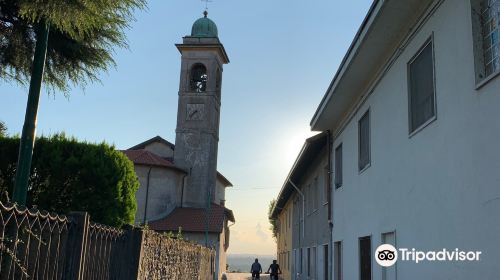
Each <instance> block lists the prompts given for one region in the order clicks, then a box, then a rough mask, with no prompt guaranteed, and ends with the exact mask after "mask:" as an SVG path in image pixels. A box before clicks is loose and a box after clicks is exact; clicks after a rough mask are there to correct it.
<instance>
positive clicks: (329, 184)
mask: <svg viewBox="0 0 500 280" xmlns="http://www.w3.org/2000/svg"><path fill="white" fill-rule="evenodd" d="M326 145H327V153H328V163H327V170H326V172H327V174H328V175H327V180H328V182H327V188H328V190H327V199H328V228H329V229H330V236H329V239H330V242H329V243H330V244H329V250H328V254H329V256H328V273H329V275H328V279H333V254H331V252H333V189H332V187H333V185H332V179H333V178H332V173H333V171H332V145H333V139H332V134H331V132H330V130H328V131H327V132H326Z"/></svg>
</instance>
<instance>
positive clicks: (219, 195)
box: [213, 178, 226, 205]
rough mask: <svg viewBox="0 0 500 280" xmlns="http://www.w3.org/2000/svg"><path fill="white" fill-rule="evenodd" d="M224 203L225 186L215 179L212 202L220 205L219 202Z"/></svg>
mask: <svg viewBox="0 0 500 280" xmlns="http://www.w3.org/2000/svg"><path fill="white" fill-rule="evenodd" d="M225 201H226V186H225V185H224V184H223V183H222V182H221V181H220V180H219V178H217V180H216V182H215V197H214V200H213V202H214V203H215V204H218V205H221V202H225Z"/></svg>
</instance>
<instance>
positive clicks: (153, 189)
mask: <svg viewBox="0 0 500 280" xmlns="http://www.w3.org/2000/svg"><path fill="white" fill-rule="evenodd" d="M149 169H150V167H149V166H143V165H135V173H136V174H137V177H138V179H139V183H140V186H139V189H138V190H137V192H136V193H135V197H136V199H137V212H136V214H135V224H137V225H138V224H143V223H144V212H145V208H146V191H147V181H148V172H149ZM183 177H184V174H182V173H180V172H178V171H175V170H172V169H167V168H160V167H152V168H151V173H150V178H149V192H148V203H147V211H146V221H151V220H156V219H159V218H162V217H165V216H166V215H168V214H169V213H170V212H172V210H174V208H175V207H177V206H180V204H181V196H182V179H183Z"/></svg>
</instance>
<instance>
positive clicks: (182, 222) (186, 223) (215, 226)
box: [148, 204, 234, 232]
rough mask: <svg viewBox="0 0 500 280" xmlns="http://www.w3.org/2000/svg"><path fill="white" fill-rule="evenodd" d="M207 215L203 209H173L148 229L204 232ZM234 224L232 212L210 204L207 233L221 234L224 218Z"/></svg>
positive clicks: (153, 222) (152, 223) (150, 224)
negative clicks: (180, 229)
mask: <svg viewBox="0 0 500 280" xmlns="http://www.w3.org/2000/svg"><path fill="white" fill-rule="evenodd" d="M206 217H207V213H206V211H205V208H180V207H178V208H175V209H174V211H172V212H171V213H170V214H169V215H168V216H167V217H165V218H162V219H159V220H156V221H152V222H150V223H149V224H148V226H149V228H151V229H153V230H158V231H174V232H176V231H178V230H179V227H181V228H182V231H184V232H204V231H205V228H206V223H205V222H206ZM226 217H227V219H228V220H230V221H233V222H234V216H233V212H232V211H231V210H229V209H227V208H225V207H222V206H220V205H217V204H212V206H211V207H210V212H209V217H208V222H209V224H208V231H209V232H222V230H223V228H224V218H226Z"/></svg>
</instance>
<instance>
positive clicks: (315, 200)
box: [312, 177, 319, 211]
mask: <svg viewBox="0 0 500 280" xmlns="http://www.w3.org/2000/svg"><path fill="white" fill-rule="evenodd" d="M312 188H313V189H312V195H313V211H316V210H317V209H318V188H319V185H318V177H316V178H314V181H313V186H312Z"/></svg>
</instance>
